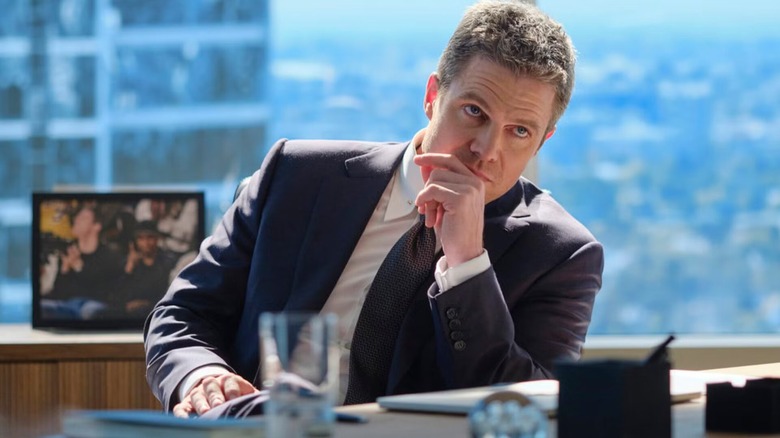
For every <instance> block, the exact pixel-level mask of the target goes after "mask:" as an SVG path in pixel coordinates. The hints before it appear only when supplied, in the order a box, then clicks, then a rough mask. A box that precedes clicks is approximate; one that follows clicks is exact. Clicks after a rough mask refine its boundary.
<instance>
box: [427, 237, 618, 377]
mask: <svg viewBox="0 0 780 438" xmlns="http://www.w3.org/2000/svg"><path fill="white" fill-rule="evenodd" d="M528 250H529V249H528V248H525V249H521V248H514V251H526V252H527V251H528ZM515 256H517V254H515ZM518 258H520V259H522V257H513V254H512V251H510V254H508V255H506V256H505V257H503V258H502V260H503V263H502V264H503V265H504V266H501V267H500V268H497V269H499V271H500V273H501V274H502V275H500V276H498V277H497V275H496V270H494V268H493V267H491V268H490V269H488V270H487V271H485V272H483V273H481V274H479V275H477V276H475V277H473V278H471V279H470V280H468V281H466V282H464V283H462V284H460V285H458V286H456V287H454V288H453V289H450V290H448V291H447V292H446V293H438V291H437V286H436V285H435V284H434V285H433V286H432V289H431V290H430V291H429V296H430V297H432V298H430V304H431V309H432V313H433V320H434V332H435V337H436V360H437V364H438V368H439V370H440V372H441V375H442V378H443V380H444V382H445V384H446V385H447V387H449V388H463V387H472V386H484V385H490V384H495V383H502V382H518V381H525V380H536V379H546V378H551V377H552V366H553V363H554V362H555V361H557V360H576V359H579V357H580V354H581V349H582V344H583V343H584V341H585V334H586V332H587V329H588V325H589V324H590V318H591V313H592V309H593V301H594V298H595V295H596V293H597V292H598V290H599V289H600V287H601V274H602V270H603V265H604V255H603V248H602V246H601V244H600V243H598V242H596V241H594V240H590V241H587V242H585V243H583V244H581V245H580V246H579V247H577V248H576V249H575V250H574V251H573V252H570V253H569V254H568V255H564V257H563V261H560V262H558V263H557V264H555V265H553V266H552V267H551V268H549V269H546V270H544V271H542V272H540V273H539V274H536V275H530V276H532V277H534V278H533V279H532V280H530V281H525V280H520V279H518V278H515V277H514V276H515V274H513V273H512V271H522V269H519V270H518V269H514V270H513V269H512V268H508V269H507V267H506V266H505V265H506V263H505V262H506V260H514V259H518ZM499 278H501V280H502V281H499ZM502 285H503V289H502Z"/></svg>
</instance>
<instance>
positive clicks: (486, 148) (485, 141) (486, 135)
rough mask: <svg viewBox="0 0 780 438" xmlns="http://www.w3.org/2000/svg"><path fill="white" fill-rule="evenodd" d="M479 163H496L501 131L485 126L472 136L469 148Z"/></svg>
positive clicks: (499, 148)
mask: <svg viewBox="0 0 780 438" xmlns="http://www.w3.org/2000/svg"><path fill="white" fill-rule="evenodd" d="M469 149H470V150H471V153H473V154H474V155H476V156H477V157H478V158H479V159H480V160H481V161H488V162H491V161H496V160H497V159H498V153H499V151H500V150H501V131H500V130H499V129H494V128H493V127H490V126H486V127H484V128H483V129H481V130H480V132H479V133H477V135H476V136H474V140H473V141H472V142H471V146H470V148H469Z"/></svg>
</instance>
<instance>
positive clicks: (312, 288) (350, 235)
mask: <svg viewBox="0 0 780 438" xmlns="http://www.w3.org/2000/svg"><path fill="white" fill-rule="evenodd" d="M407 144H408V143H407ZM405 147H406V144H384V145H381V146H378V147H376V148H374V149H372V150H370V151H368V152H367V153H365V154H363V155H359V156H357V157H354V158H350V159H348V160H346V161H345V162H344V167H343V170H344V172H343V173H339V174H336V175H332V176H329V177H327V178H325V179H324V180H322V182H321V185H320V190H319V193H318V195H317V200H316V201H315V204H314V208H313V209H312V210H311V212H310V214H311V215H312V216H311V217H312V220H311V221H310V222H309V227H308V228H307V230H306V237H305V239H304V243H303V246H302V249H301V256H300V257H301V258H300V260H299V262H298V263H297V265H298V269H297V271H296V274H295V280H294V283H293V291H295V293H293V294H292V295H291V297H290V300H289V301H288V303H287V306H286V310H288V311H295V310H300V311H304V310H306V311H319V310H320V309H321V308H322V306H323V305H324V304H325V301H326V300H327V299H328V297H329V296H330V294H331V292H332V291H333V287H334V286H335V285H336V282H337V281H338V279H339V276H340V275H341V273H342V271H343V270H344V266H345V265H346V264H347V261H348V260H349V257H350V255H351V254H352V251H353V250H354V248H355V245H357V242H358V240H359V239H360V236H361V235H362V233H363V230H364V229H365V227H366V224H367V223H368V220H369V218H370V217H371V213H372V212H373V210H374V208H375V207H376V204H377V202H378V201H379V198H380V196H381V195H382V192H383V191H384V189H385V188H386V187H387V184H388V183H389V182H390V178H391V177H392V175H393V172H394V171H395V169H396V167H397V166H398V164H399V163H400V160H401V156H402V153H403V151H404V149H405Z"/></svg>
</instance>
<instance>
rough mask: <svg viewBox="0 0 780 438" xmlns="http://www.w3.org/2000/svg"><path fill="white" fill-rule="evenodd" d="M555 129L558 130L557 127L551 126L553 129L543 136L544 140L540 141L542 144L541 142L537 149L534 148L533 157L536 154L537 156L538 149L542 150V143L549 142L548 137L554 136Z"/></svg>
mask: <svg viewBox="0 0 780 438" xmlns="http://www.w3.org/2000/svg"><path fill="white" fill-rule="evenodd" d="M556 129H558V127H557V126H553V127H552V129H551V130H550V131H549V132H547V134H544V140H542V142H541V143H539V147H538V148H536V152H534V155H536V154H538V153H539V150H540V149H542V146H544V142H546V141H547V140H549V139H550V137H552V136H553V134H555V130H556Z"/></svg>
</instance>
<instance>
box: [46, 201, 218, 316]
mask: <svg viewBox="0 0 780 438" xmlns="http://www.w3.org/2000/svg"><path fill="white" fill-rule="evenodd" d="M32 208H33V223H32V264H31V266H32V269H33V274H32V289H33V300H32V326H33V327H34V328H48V329H78V330H141V329H142V328H143V323H144V320H145V319H146V316H147V315H148V314H149V312H150V311H151V309H152V307H153V306H154V305H155V304H156V303H157V301H159V300H160V298H162V296H163V295H164V294H165V292H166V290H167V289H168V286H169V285H170V283H171V281H172V279H173V277H174V276H175V275H176V274H177V273H178V272H179V271H180V270H181V269H182V268H183V267H184V266H186V265H187V264H188V263H189V262H190V261H192V260H194V258H195V256H196V255H197V250H198V247H199V245H200V243H201V241H203V239H204V238H205V203H204V194H203V192H121V193H88V192H78V193H75V192H71V193H66V192H56V193H34V194H33V196H32Z"/></svg>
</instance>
